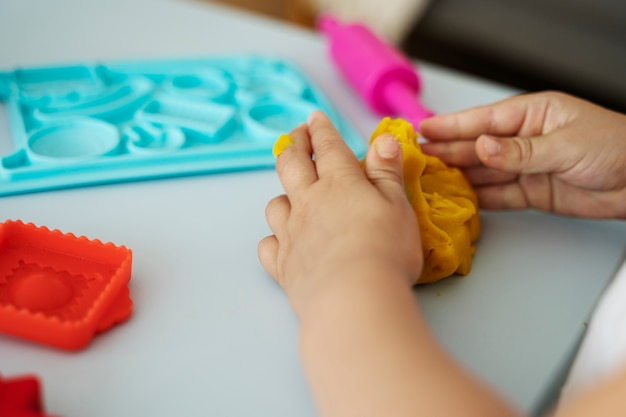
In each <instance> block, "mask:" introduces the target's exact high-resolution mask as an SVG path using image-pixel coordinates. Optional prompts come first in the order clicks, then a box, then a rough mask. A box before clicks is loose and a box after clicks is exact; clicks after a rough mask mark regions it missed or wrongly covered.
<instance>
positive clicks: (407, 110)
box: [318, 15, 434, 129]
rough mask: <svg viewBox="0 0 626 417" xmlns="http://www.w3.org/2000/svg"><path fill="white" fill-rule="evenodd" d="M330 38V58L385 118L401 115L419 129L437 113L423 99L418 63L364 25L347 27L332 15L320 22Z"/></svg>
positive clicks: (349, 25) (324, 17)
mask: <svg viewBox="0 0 626 417" xmlns="http://www.w3.org/2000/svg"><path fill="white" fill-rule="evenodd" d="M318 28H319V29H320V30H321V31H322V32H323V33H324V34H326V36H327V37H328V39H329V45H330V56H331V58H332V59H333V61H334V63H335V65H336V66H337V67H338V68H339V70H340V71H341V73H342V74H343V76H344V77H345V78H346V79H347V80H348V82H349V83H350V84H351V85H352V86H353V87H354V89H356V91H357V92H358V93H359V94H360V95H361V96H362V97H363V98H364V99H365V101H366V102H367V104H368V106H369V107H370V108H371V109H372V110H374V111H376V112H378V113H379V114H381V115H384V116H400V117H402V118H404V119H406V120H407V121H409V122H410V123H411V124H413V126H414V127H415V128H416V129H417V128H418V127H419V124H420V122H421V121H422V120H424V119H426V118H427V117H430V116H432V115H433V114H434V113H433V112H432V111H431V110H429V109H428V108H426V107H425V106H424V105H423V104H422V103H421V102H420V100H419V93H420V87H421V82H420V78H419V75H418V73H417V71H416V69H415V66H414V64H413V63H412V62H411V61H409V60H408V59H407V58H406V57H405V56H404V55H402V54H401V53H400V52H399V51H397V50H396V49H395V48H394V47H392V46H391V45H389V44H386V43H385V42H383V41H382V40H381V39H379V38H377V37H376V36H375V35H374V34H373V33H372V32H371V31H370V30H369V29H368V28H367V27H365V26H364V25H361V24H347V25H344V24H342V23H341V22H339V21H338V20H337V19H335V18H334V17H332V16H330V15H323V16H321V17H320V18H319V20H318Z"/></svg>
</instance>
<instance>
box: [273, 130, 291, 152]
mask: <svg viewBox="0 0 626 417" xmlns="http://www.w3.org/2000/svg"><path fill="white" fill-rule="evenodd" d="M292 144H293V138H292V137H291V136H289V135H287V134H285V133H283V134H282V135H280V136H279V137H278V139H276V142H275V143H274V147H273V148H272V154H273V155H274V157H276V158H278V156H279V155H280V154H281V153H283V151H284V150H285V149H287V148H288V147H289V146H291V145H292Z"/></svg>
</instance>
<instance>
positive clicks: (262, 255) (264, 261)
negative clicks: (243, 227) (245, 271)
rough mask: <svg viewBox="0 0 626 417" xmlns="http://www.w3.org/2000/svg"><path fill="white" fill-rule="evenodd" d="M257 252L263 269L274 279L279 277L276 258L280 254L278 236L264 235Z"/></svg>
mask: <svg viewBox="0 0 626 417" xmlns="http://www.w3.org/2000/svg"><path fill="white" fill-rule="evenodd" d="M257 253H258V256H259V261H261V265H262V266H263V269H265V271H266V272H267V273H268V274H270V275H271V276H272V277H273V278H274V279H277V275H276V273H277V268H276V259H277V256H278V240H277V239H276V236H274V235H271V236H266V237H264V238H263V239H262V240H261V241H260V242H259V245H258V247H257Z"/></svg>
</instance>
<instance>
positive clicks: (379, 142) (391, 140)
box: [374, 135, 400, 159]
mask: <svg viewBox="0 0 626 417" xmlns="http://www.w3.org/2000/svg"><path fill="white" fill-rule="evenodd" d="M374 148H375V149H376V153H377V154H378V156H380V157H381V158H383V159H393V158H395V157H397V156H398V155H399V154H400V144H399V143H398V141H397V140H396V138H395V136H393V135H383V136H380V137H379V138H378V139H376V141H375V142H374Z"/></svg>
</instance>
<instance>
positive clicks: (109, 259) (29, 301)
mask: <svg viewBox="0 0 626 417" xmlns="http://www.w3.org/2000/svg"><path fill="white" fill-rule="evenodd" d="M131 264H132V252H131V250H129V249H127V248H126V247H124V246H115V245H114V244H112V243H102V242H101V241H100V240H97V239H96V240H90V239H88V238H86V237H84V236H81V237H77V236H75V235H74V234H71V233H62V232H61V231H59V230H50V229H48V228H46V227H37V226H35V225H34V224H32V223H28V224H25V223H23V222H22V221H20V220H17V221H12V220H8V221H6V222H4V223H0V332H2V333H6V334H9V335H13V336H16V337H21V338H24V339H28V340H31V341H35V342H39V343H43V344H46V345H50V346H54V347H58V348H62V349H68V350H76V349H81V348H83V347H85V346H86V345H87V344H89V342H90V341H91V339H92V338H93V336H94V335H95V334H96V333H98V332H103V331H105V330H107V329H109V328H110V327H111V326H113V325H114V324H116V323H119V322H121V321H124V320H126V319H127V318H128V317H129V316H130V314H131V313H132V309H133V303H132V300H131V299H130V294H129V290H128V282H129V280H130V275H131Z"/></svg>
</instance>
